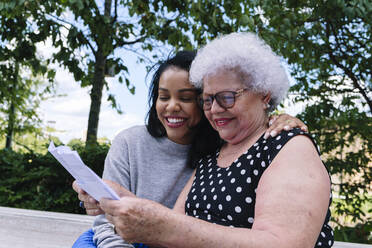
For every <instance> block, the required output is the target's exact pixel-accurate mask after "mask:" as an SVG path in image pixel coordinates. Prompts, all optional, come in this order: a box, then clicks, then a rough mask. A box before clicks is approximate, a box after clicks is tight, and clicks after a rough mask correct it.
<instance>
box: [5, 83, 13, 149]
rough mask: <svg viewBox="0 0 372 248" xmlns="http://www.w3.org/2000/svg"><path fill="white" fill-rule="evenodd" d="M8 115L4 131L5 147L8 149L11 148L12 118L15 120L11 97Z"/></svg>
mask: <svg viewBox="0 0 372 248" xmlns="http://www.w3.org/2000/svg"><path fill="white" fill-rule="evenodd" d="M13 90H14V89H13ZM8 117H9V118H8V127H7V132H6V143H5V148H6V149H8V150H12V140H13V132H14V120H15V106H14V101H13V99H11V102H10V107H9V114H8Z"/></svg>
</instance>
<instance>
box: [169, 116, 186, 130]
mask: <svg viewBox="0 0 372 248" xmlns="http://www.w3.org/2000/svg"><path fill="white" fill-rule="evenodd" d="M165 120H166V121H167V124H168V126H169V127H173V128H176V127H180V126H183V125H184V124H185V123H186V120H187V119H186V118H181V117H166V118H165Z"/></svg>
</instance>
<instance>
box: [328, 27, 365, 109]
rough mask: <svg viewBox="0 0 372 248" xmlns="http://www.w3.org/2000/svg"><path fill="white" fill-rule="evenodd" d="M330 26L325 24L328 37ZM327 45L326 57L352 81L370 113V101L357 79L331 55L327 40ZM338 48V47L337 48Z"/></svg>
mask: <svg viewBox="0 0 372 248" xmlns="http://www.w3.org/2000/svg"><path fill="white" fill-rule="evenodd" d="M330 26H331V24H330V23H329V22H327V23H326V33H327V36H328V37H329V36H330ZM334 35H335V38H336V44H337V45H339V44H338V43H337V36H336V34H334ZM327 45H328V51H327V54H328V56H329V57H330V59H331V60H332V62H333V63H334V64H335V65H336V66H337V67H338V68H340V69H342V70H343V71H344V72H345V74H346V75H347V76H348V77H349V78H350V80H351V81H352V83H353V85H354V87H355V88H357V89H358V91H359V93H360V94H361V95H362V96H363V98H364V99H365V101H366V102H367V104H368V106H369V109H370V112H372V101H371V99H369V97H368V95H367V93H366V92H365V89H363V87H362V86H361V85H360V84H359V83H358V79H357V78H356V76H355V75H354V73H353V72H352V71H351V70H350V69H349V68H348V67H346V66H344V65H343V64H341V63H340V62H339V61H338V60H337V58H336V57H335V55H334V54H333V50H332V47H331V45H330V43H329V41H328V40H327ZM338 48H340V47H338Z"/></svg>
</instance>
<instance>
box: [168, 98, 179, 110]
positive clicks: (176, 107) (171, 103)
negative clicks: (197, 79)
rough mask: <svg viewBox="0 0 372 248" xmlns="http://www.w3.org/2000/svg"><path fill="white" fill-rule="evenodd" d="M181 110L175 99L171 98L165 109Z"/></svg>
mask: <svg viewBox="0 0 372 248" xmlns="http://www.w3.org/2000/svg"><path fill="white" fill-rule="evenodd" d="M180 110H181V105H180V103H179V102H178V101H177V100H176V99H171V100H170V101H169V102H168V105H167V111H169V112H179V111H180Z"/></svg>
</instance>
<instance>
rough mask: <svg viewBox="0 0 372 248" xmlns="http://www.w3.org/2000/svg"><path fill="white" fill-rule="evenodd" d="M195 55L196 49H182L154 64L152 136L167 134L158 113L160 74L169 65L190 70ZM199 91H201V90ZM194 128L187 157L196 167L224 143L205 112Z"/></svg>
mask: <svg viewBox="0 0 372 248" xmlns="http://www.w3.org/2000/svg"><path fill="white" fill-rule="evenodd" d="M195 56H196V52H195V51H180V52H177V53H176V54H175V55H174V56H171V57H168V59H167V60H165V61H161V62H159V63H157V64H156V65H155V66H153V68H152V69H155V70H156V71H155V73H154V75H153V77H152V80H151V85H150V90H149V98H148V99H149V102H148V104H149V107H150V108H149V111H148V113H147V116H146V128H147V131H148V132H149V133H150V135H151V136H153V137H164V136H167V133H166V131H165V128H164V126H163V125H162V124H161V122H160V120H159V119H158V114H157V112H156V101H157V99H158V96H159V93H158V90H159V80H160V76H161V75H162V73H163V72H164V71H165V70H166V69H168V68H169V67H177V68H179V69H182V70H185V71H187V72H189V70H190V66H191V62H192V61H193V60H194V58H195ZM199 93H201V91H200V92H199ZM202 113H203V111H202ZM194 129H195V134H194V139H193V141H192V142H191V147H190V150H189V152H188V157H187V164H188V166H190V167H192V168H195V166H196V164H197V162H198V160H199V159H201V158H203V157H204V156H206V155H209V154H211V153H213V152H215V151H216V149H217V148H218V147H219V146H220V145H221V143H222V141H221V139H220V137H219V135H218V133H217V132H216V131H215V130H214V129H213V128H212V127H211V125H210V124H209V122H208V120H207V118H206V117H205V115H204V114H202V118H201V120H200V122H199V123H198V124H197V125H196V126H195V127H194Z"/></svg>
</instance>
